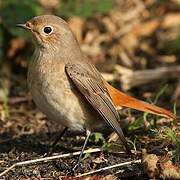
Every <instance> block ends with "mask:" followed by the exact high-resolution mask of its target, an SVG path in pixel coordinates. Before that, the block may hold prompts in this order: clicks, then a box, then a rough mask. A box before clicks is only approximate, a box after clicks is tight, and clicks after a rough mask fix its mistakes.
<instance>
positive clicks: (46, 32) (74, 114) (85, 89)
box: [17, 15, 176, 169]
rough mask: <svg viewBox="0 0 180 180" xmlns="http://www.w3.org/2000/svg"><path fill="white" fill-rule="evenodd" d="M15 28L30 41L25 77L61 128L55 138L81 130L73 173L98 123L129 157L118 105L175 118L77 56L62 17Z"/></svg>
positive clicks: (78, 50)
mask: <svg viewBox="0 0 180 180" xmlns="http://www.w3.org/2000/svg"><path fill="white" fill-rule="evenodd" d="M17 26H19V27H21V28H24V29H25V30H27V31H29V32H30V33H31V34H32V37H33V39H34V42H35V50H34V53H33V56H32V59H31V61H30V63H29V66H28V75H27V83H28V87H29V90H30V92H31V94H32V98H33V100H34V102H35V104H36V105H37V107H38V108H39V109H40V110H41V111H42V112H43V113H44V114H45V115H46V116H47V118H48V119H49V120H51V121H52V122H56V123H59V124H61V125H63V126H64V127H65V128H64V130H63V131H62V133H61V134H60V136H59V138H60V137H62V135H63V134H64V133H65V131H66V130H67V129H68V128H70V129H72V130H76V131H85V132H86V138H85V142H84V145H83V147H82V149H81V153H80V155H79V157H78V159H77V162H76V164H75V166H74V168H73V169H76V168H77V167H78V166H79V164H80V160H81V157H82V154H83V151H84V149H85V146H86V144H87V142H88V139H89V136H90V135H91V133H92V132H94V130H95V129H97V128H100V127H101V126H102V125H103V124H106V125H109V126H110V127H111V128H112V129H113V130H114V131H115V132H116V133H117V134H118V136H119V138H120V140H121V141H122V143H123V144H124V146H125V148H126V150H127V152H128V153H131V150H130V147H129V144H128V141H127V139H126V138H125V136H124V134H123V131H122V129H121V126H120V124H119V120H120V117H119V114H118V110H117V108H119V107H122V108H123V107H127V108H132V109H136V110H139V111H143V112H148V113H151V114H155V115H159V116H162V117H166V118H173V119H175V118H176V116H175V115H174V114H173V113H172V112H170V111H168V110H166V109H164V108H161V107H158V106H156V105H153V104H149V103H147V102H144V101H141V100H138V99H136V98H134V97H131V96H129V95H127V94H125V93H123V92H121V91H119V90H118V89H116V88H114V87H113V86H111V85H110V84H109V83H108V82H106V80H105V79H104V78H103V77H102V75H101V73H100V72H99V71H98V70H97V69H96V67H95V66H94V65H93V64H92V63H91V62H90V61H89V60H88V59H87V57H86V56H85V55H84V54H83V52H82V50H81V48H80V45H79V43H78V41H77V39H76V37H75V35H74V34H73V32H72V30H71V29H70V27H69V26H68V23H67V22H66V21H65V20H63V19H62V18H60V17H58V16H55V15H41V16H36V17H33V18H32V19H30V20H28V21H27V22H26V23H25V24H18V25H17ZM57 141H58V140H56V141H55V142H54V143H53V144H54V145H55V144H56V143H57Z"/></svg>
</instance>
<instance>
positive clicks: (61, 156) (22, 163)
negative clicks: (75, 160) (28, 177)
mask: <svg viewBox="0 0 180 180" xmlns="http://www.w3.org/2000/svg"><path fill="white" fill-rule="evenodd" d="M100 151H102V149H100V148H95V149H88V150H85V151H84V152H83V153H84V154H85V153H95V152H100ZM80 153H81V151H77V152H74V153H67V154H61V155H57V156H50V157H44V158H39V159H33V160H28V161H22V162H17V163H15V164H13V165H12V166H10V167H9V168H7V169H6V170H5V171H3V172H2V173H0V177H1V176H3V175H5V174H6V173H7V172H9V171H11V170H12V169H13V168H16V167H18V166H23V165H30V164H33V163H38V162H43V161H45V162H46V161H49V160H54V159H59V158H65V157H69V156H77V155H79V154H80Z"/></svg>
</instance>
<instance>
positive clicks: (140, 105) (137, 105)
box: [107, 84, 176, 119]
mask: <svg viewBox="0 0 180 180" xmlns="http://www.w3.org/2000/svg"><path fill="white" fill-rule="evenodd" d="M107 89H108V92H109V94H110V96H111V98H112V100H113V103H114V105H115V106H116V107H128V108H132V109H136V110H139V111H143V112H148V113H151V114H155V115H159V116H163V117H166V118H173V119H176V116H175V115H174V114H173V113H172V112H170V111H168V110H166V109H164V108H161V107H158V106H156V105H153V104H149V103H146V102H144V101H141V100H138V99H136V98H133V97H131V96H128V95H126V94H124V93H122V92H120V91H118V90H117V89H115V88H114V87H112V86H111V85H109V84H107Z"/></svg>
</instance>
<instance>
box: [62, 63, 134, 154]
mask: <svg viewBox="0 0 180 180" xmlns="http://www.w3.org/2000/svg"><path fill="white" fill-rule="evenodd" d="M65 69H66V73H67V74H68V76H69V78H70V79H71V80H72V81H73V82H74V84H75V85H76V87H77V88H78V89H79V91H80V92H81V93H82V94H83V95H84V96H85V98H86V99H87V101H88V102H89V103H90V104H91V105H92V107H93V108H94V109H95V110H96V111H97V112H98V113H99V114H100V115H101V116H102V118H103V119H104V120H105V122H106V123H107V124H109V125H110V126H111V127H112V128H113V129H114V130H115V131H116V132H117V134H118V135H119V137H120V139H121V141H122V142H123V143H124V145H125V147H126V149H127V150H128V151H129V152H130V150H129V147H128V143H127V140H126V138H125V137H124V134H123V132H122V129H121V127H120V125H119V123H118V120H119V115H118V112H117V111H116V109H115V107H114V105H113V102H112V99H111V97H110V95H109V93H108V90H107V88H106V86H105V85H104V82H103V80H102V77H101V75H100V73H99V72H98V71H97V70H96V68H95V67H94V66H93V65H92V64H89V63H83V62H82V63H76V64H73V63H67V64H66V66H65Z"/></svg>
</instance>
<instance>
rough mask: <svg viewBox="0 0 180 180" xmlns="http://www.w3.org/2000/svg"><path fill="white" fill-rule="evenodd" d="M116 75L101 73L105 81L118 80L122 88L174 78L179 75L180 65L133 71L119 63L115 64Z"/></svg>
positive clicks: (126, 88)
mask: <svg viewBox="0 0 180 180" xmlns="http://www.w3.org/2000/svg"><path fill="white" fill-rule="evenodd" d="M115 70H116V72H117V74H116V75H113V74H102V75H103V77H104V78H105V79H107V81H114V80H116V81H120V82H121V87H122V89H123V90H128V89H131V88H132V87H136V86H140V85H142V84H148V83H151V82H154V81H157V80H160V79H175V78H179V77H180V66H171V67H160V68H156V69H148V70H138V71H133V70H131V69H128V68H124V67H122V66H120V65H115Z"/></svg>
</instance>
